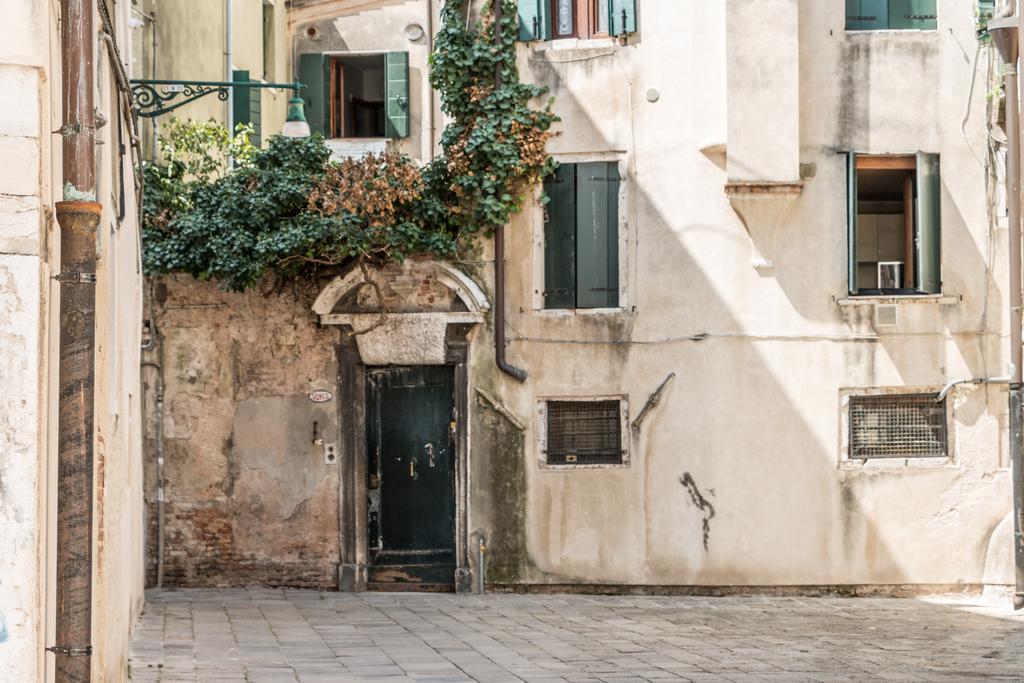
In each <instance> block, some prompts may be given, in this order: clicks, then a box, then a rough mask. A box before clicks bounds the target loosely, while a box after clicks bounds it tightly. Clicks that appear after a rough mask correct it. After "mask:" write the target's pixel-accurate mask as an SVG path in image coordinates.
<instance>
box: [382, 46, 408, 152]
mask: <svg viewBox="0 0 1024 683" xmlns="http://www.w3.org/2000/svg"><path fill="white" fill-rule="evenodd" d="M384 60H385V61H384V69H385V73H386V74H387V83H386V86H385V93H384V94H385V99H386V100H387V102H386V103H385V105H384V107H385V111H386V118H385V121H384V135H386V136H387V137H389V138H407V137H409V53H408V52H389V53H387V55H385V58H384Z"/></svg>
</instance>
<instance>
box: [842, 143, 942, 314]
mask: <svg viewBox="0 0 1024 683" xmlns="http://www.w3.org/2000/svg"><path fill="white" fill-rule="evenodd" d="M847 192H848V207H847V221H848V247H849V291H850V294H854V295H857V294H859V295H907V294H940V293H941V291H942V275H941V254H940V242H941V231H940V225H939V223H940V221H939V208H940V207H939V196H940V193H941V183H940V180H939V156H938V155H937V154H927V153H924V152H919V153H917V154H916V155H913V156H910V155H907V156H895V155H892V156H877V155H868V154H856V153H853V152H851V153H849V154H848V158H847Z"/></svg>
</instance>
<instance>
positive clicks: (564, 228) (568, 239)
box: [543, 161, 619, 309]
mask: <svg viewBox="0 0 1024 683" xmlns="http://www.w3.org/2000/svg"><path fill="white" fill-rule="evenodd" d="M544 191H545V194H546V195H547V197H548V200H549V201H548V204H547V206H546V207H545V210H544V290H543V296H544V308H548V309H552V308H554V309H565V308H616V307H618V305H619V167H618V164H617V163H616V162H614V161H612V162H606V161H593V162H586V163H578V164H560V165H559V167H558V169H557V170H556V171H555V172H554V173H553V174H552V175H550V176H549V177H548V178H547V180H545V181H544Z"/></svg>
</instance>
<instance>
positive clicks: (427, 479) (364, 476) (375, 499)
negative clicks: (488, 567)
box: [313, 259, 489, 592]
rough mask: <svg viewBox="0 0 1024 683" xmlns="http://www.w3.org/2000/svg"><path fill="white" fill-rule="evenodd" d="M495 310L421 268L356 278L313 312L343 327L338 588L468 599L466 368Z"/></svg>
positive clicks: (447, 269)
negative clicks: (443, 593)
mask: <svg viewBox="0 0 1024 683" xmlns="http://www.w3.org/2000/svg"><path fill="white" fill-rule="evenodd" d="M488 309H489V303H488V301H487V297H486V295H485V294H484V292H483V290H482V289H481V288H480V287H479V285H477V284H476V283H475V282H474V281H473V280H472V279H471V278H470V277H469V276H468V275H466V274H465V273H463V272H462V271H460V270H458V269H456V268H454V267H452V266H451V265H449V264H446V263H443V262H440V261H434V260H421V259H411V260H407V261H406V262H405V263H403V264H400V265H398V264H393V265H388V266H385V267H382V268H379V269H359V268H357V269H354V270H352V271H351V272H350V273H349V274H348V275H346V276H343V277H339V278H337V279H336V280H334V281H333V282H331V283H330V284H328V285H327V286H326V287H324V289H323V290H322V291H321V293H320V295H319V296H318V297H317V299H316V301H315V302H314V304H313V311H314V312H315V313H316V314H317V315H318V316H319V320H320V323H321V324H322V325H332V326H338V327H340V328H341V335H340V342H339V346H338V402H337V405H338V411H339V415H338V423H339V426H340V434H341V438H340V440H339V457H340V462H339V465H340V478H339V482H340V483H339V485H340V489H341V490H340V502H339V505H340V510H339V521H340V528H339V533H340V538H339V546H340V554H341V564H340V568H339V575H338V586H339V589H340V590H348V591H360V590H365V589H367V588H368V587H369V588H390V589H403V588H405V589H428V590H429V589H434V590H452V589H454V590H456V591H459V592H462V591H468V590H470V587H471V586H472V576H471V568H470V562H469V558H468V545H469V537H468V534H469V532H468V511H469V496H468V473H469V443H468V423H469V419H468V404H469V401H468V387H469V376H468V359H469V344H470V343H471V340H472V338H473V336H474V335H473V333H474V330H475V328H476V326H477V325H479V324H480V323H481V322H483V321H484V319H485V316H486V312H487V310H488Z"/></svg>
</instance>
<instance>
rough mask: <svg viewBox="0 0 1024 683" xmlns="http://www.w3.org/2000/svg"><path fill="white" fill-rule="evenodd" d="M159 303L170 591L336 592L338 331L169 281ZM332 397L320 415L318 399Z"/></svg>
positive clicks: (285, 310) (303, 312)
mask: <svg viewBox="0 0 1024 683" xmlns="http://www.w3.org/2000/svg"><path fill="white" fill-rule="evenodd" d="M156 286H157V289H156V291H157V292H158V296H157V297H155V298H154V304H155V307H154V309H152V311H151V312H150V315H152V312H153V311H155V313H156V315H155V316H154V319H155V320H156V323H157V326H158V330H159V331H160V335H161V337H162V343H161V346H162V350H160V348H159V347H157V350H154V351H152V352H149V353H147V355H146V357H147V360H150V361H152V362H158V363H160V364H161V365H162V366H163V379H164V396H165V398H164V405H163V435H164V443H163V450H164V461H165V463H166V465H165V470H164V475H163V476H164V478H165V480H166V485H165V489H164V500H165V516H166V517H165V518H166V530H165V531H164V539H165V541H164V542H165V547H166V551H165V552H166V554H165V558H164V572H165V573H164V585H166V586H221V585H248V584H260V583H267V584H273V585H287V586H315V587H324V586H334V585H336V581H337V576H336V567H337V563H338V464H337V461H336V460H335V461H334V462H331V463H328V462H327V461H326V458H325V452H324V448H323V446H322V445H321V444H318V443H315V442H314V440H315V439H322V440H323V441H324V442H325V443H336V442H337V441H338V427H337V409H336V403H335V401H334V399H333V394H334V393H335V392H336V383H337V369H336V368H337V361H336V359H335V357H334V353H335V350H334V348H335V343H336V342H335V338H336V332H335V331H333V330H330V329H321V328H318V327H317V326H316V325H315V318H314V317H313V314H312V312H311V311H310V309H309V305H310V304H311V302H312V300H311V299H310V298H308V296H303V295H301V294H299V295H296V294H293V293H292V292H291V291H288V290H286V291H285V292H283V293H281V294H276V295H271V296H262V295H260V294H259V293H248V294H244V295H243V294H234V293H228V292H224V291H222V290H220V289H218V288H217V287H216V286H215V285H213V284H211V283H200V282H196V281H194V280H192V279H191V278H190V277H187V276H173V277H169V278H162V279H161V280H160V281H159V282H158V284H157V285H156ZM146 386H147V419H146V435H147V438H146V447H147V453H148V454H149V457H147V461H146V481H147V486H146V500H147V528H148V537H147V538H148V554H147V559H148V565H147V566H148V582H149V583H150V585H153V584H154V583H155V582H156V563H157V544H158V538H159V533H160V531H159V528H158V497H159V494H158V493H157V490H158V489H157V479H156V476H157V472H156V460H155V457H154V455H155V453H156V436H157V432H156V419H157V414H156V405H155V389H156V376H155V375H153V376H148V377H147V380H146ZM318 390H326V391H328V392H330V394H331V395H332V398H331V399H330V400H328V401H324V402H313V401H311V400H310V398H309V394H310V393H311V392H314V391H318Z"/></svg>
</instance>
